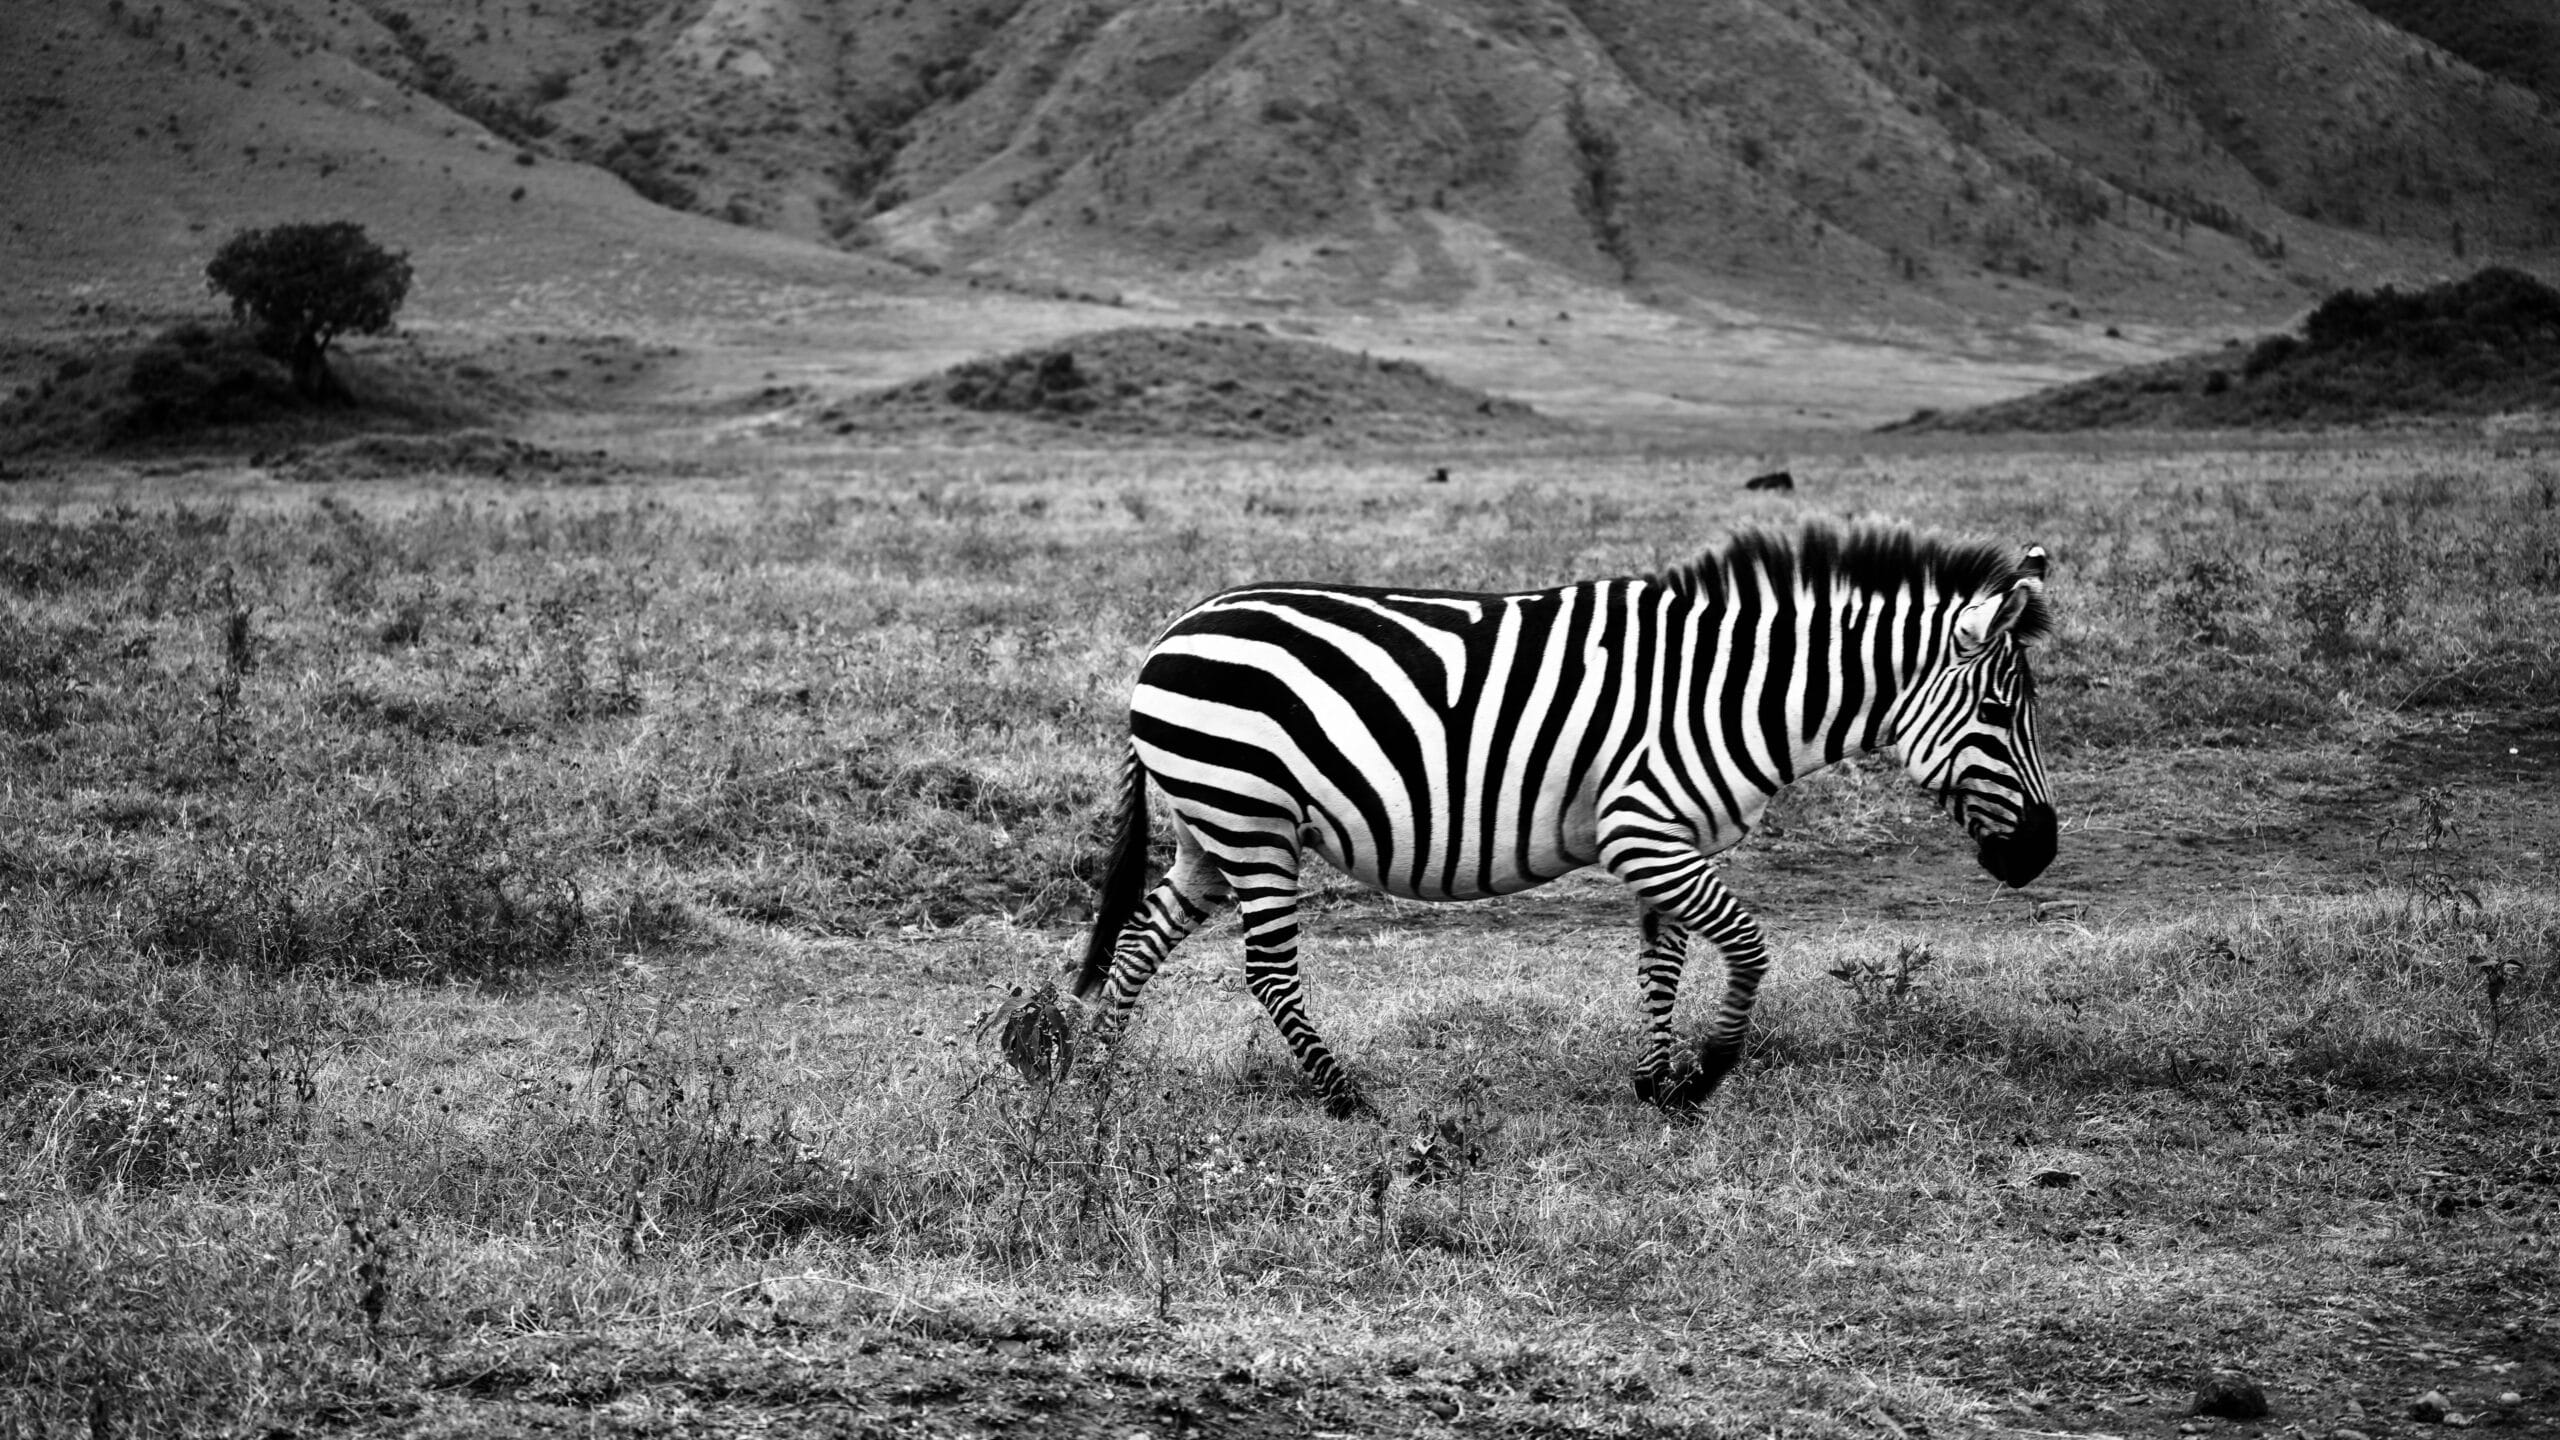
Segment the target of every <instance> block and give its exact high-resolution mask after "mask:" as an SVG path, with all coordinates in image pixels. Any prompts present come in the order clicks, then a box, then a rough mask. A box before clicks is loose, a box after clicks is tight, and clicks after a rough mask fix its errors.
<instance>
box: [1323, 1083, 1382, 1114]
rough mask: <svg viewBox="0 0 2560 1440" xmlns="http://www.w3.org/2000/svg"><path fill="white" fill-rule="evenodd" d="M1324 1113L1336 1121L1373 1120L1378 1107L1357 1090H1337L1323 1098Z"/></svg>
mask: <svg viewBox="0 0 2560 1440" xmlns="http://www.w3.org/2000/svg"><path fill="white" fill-rule="evenodd" d="M1324 1113H1326V1114H1327V1115H1330V1116H1332V1117H1333V1118H1334V1119H1336V1120H1375V1119H1377V1118H1378V1107H1377V1106H1375V1105H1372V1104H1370V1103H1369V1097H1368V1096H1366V1095H1363V1094H1361V1093H1360V1092H1359V1091H1357V1090H1337V1091H1335V1092H1334V1093H1332V1094H1330V1095H1327V1096H1326V1097H1324Z"/></svg>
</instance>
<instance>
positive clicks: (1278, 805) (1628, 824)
mask: <svg viewBox="0 0 2560 1440" xmlns="http://www.w3.org/2000/svg"><path fill="white" fill-rule="evenodd" d="M2044 578H2045V553H2044V551H2043V549H2042V548H2040V547H2030V548H2029V549H2028V550H2027V552H2026V554H2025V556H2024V557H2023V558H2019V559H2013V558H2011V557H2010V556H2008V555H2006V554H2004V553H2002V552H2000V551H1997V550H1994V549H1993V548H1991V547H1990V546H1987V545H1978V544H1952V543H1948V542H1944V541H1939V540H1935V539H1927V538H1923V537H1920V536H1916V535H1914V534H1912V533H1911V532H1909V531H1906V530H1901V529H1896V528H1888V527H1862V528H1858V529H1854V530H1850V531H1847V532H1845V533H1844V532H1840V531H1836V530H1833V529H1831V528H1829V527H1827V526H1819V525H1817V526H1808V527H1807V528H1805V529H1804V530H1803V531H1802V532H1801V534H1799V535H1794V536H1780V535H1772V534H1765V533H1748V534H1744V535H1742V536H1739V537H1738V538H1736V539H1735V540H1733V541H1732V542H1731V543H1730V544H1728V545H1727V546H1725V547H1724V548H1723V549H1722V550H1720V551H1713V552H1710V553H1708V554H1707V555H1705V556H1704V557H1702V558H1700V559H1698V560H1696V561H1694V562H1691V563H1689V564H1686V565H1681V566H1677V567H1675V568H1673V569H1672V570H1670V571H1667V572H1665V573H1663V574H1660V575H1651V576H1634V577H1626V578H1621V579H1614V580H1592V581H1586V582H1584V583H1582V584H1578V585H1567V586H1564V587H1561V588H1559V589H1554V590H1535V591H1525V592H1516V593H1508V594H1502V593H1493V594H1480V593H1474V592H1466V591H1449V590H1420V591H1417V590H1386V589H1369V588H1363V587H1355V586H1346V585H1329V584H1316V583H1307V584H1280V585H1255V586H1248V587H1246V588H1243V589H1239V590H1230V591H1227V592H1226V593H1224V594H1221V595H1217V596H1213V597H1211V598H1210V599H1208V600H1205V601H1203V602H1201V603H1200V604H1199V605H1197V606H1195V607H1194V608H1193V609H1192V610H1191V611H1190V612H1189V613H1187V614H1185V615H1183V616H1182V617H1181V618H1179V619H1177V620H1175V621H1174V622H1173V624H1172V625H1171V626H1170V627H1168V628H1167V629H1166V630H1165V632H1164V633H1163V634H1162V635H1161V636H1159V637H1158V638H1157V640H1156V643H1155V645H1154V646H1153V647H1152V648H1151V649H1150V650H1149V651H1148V652H1147V656H1146V658H1145V660H1144V661H1142V662H1141V663H1140V665H1139V668H1138V681H1137V687H1136V690H1135V693H1134V694H1133V695H1132V696H1131V698H1130V702H1129V741H1128V749H1127V753H1126V756H1125V758H1124V760H1123V762H1122V767H1121V789H1120V814H1119V821H1118V827H1117V828H1118V833H1117V836H1116V838H1115V840H1114V842H1113V845H1112V850H1111V855H1110V859H1109V860H1108V861H1107V862H1106V864H1105V866H1104V870H1103V881H1102V894H1101V901H1100V905H1099V906H1098V909H1097V913H1096V914H1095V917H1094V922H1093V931H1092V933H1091V935H1090V936H1089V937H1088V939H1087V941H1086V945H1085V953H1084V965H1083V968H1082V970H1081V971H1080V972H1079V973H1078V975H1077V976H1076V985H1075V993H1076V998H1077V999H1079V1000H1082V1001H1085V1002H1087V1003H1089V1004H1094V1005H1096V1006H1097V1008H1098V1009H1099V1011H1100V1014H1099V1016H1098V1019H1097V1023H1096V1026H1095V1034H1096V1035H1097V1036H1098V1037H1103V1038H1107V1037H1109V1036H1110V1035H1112V1034H1114V1033H1116V1032H1117V1031H1118V1029H1119V1028H1120V1026H1121V1025H1122V1024H1123V1023H1125V1021H1126V1019H1127V1016H1128V1012H1129V1009H1130V1007H1131V1006H1132V1005H1134V1004H1135V1003H1136V1002H1137V999H1138V993H1139V991H1140V990H1142V989H1144V988H1145V986H1146V983H1147V980H1148V978H1149V977H1150V976H1152V975H1154V974H1155V972H1156V969H1157V967H1158V966H1159V965H1161V964H1162V963H1163V961H1164V958H1165V956H1166V955H1167V953H1169V952H1170V951H1171V950H1172V949H1173V947H1174V946H1175V945H1176V944H1177V943H1179V942H1180V941H1181V939H1182V938H1183V936H1185V935H1187V934H1189V933H1190V932H1191V931H1192V930H1194V929H1196V928H1198V926H1199V925H1200V924H1201V922H1203V921H1205V920H1207V919H1208V918H1209V916H1210V915H1211V913H1212V912H1214V911H1216V910H1217V909H1219V908H1221V907H1222V906H1223V905H1225V904H1227V903H1229V902H1230V901H1232V902H1233V903H1234V904H1235V905H1236V906H1237V907H1238V908H1239V909H1240V910H1241V911H1242V914H1243V921H1244V937H1245V984H1246V987H1247V988H1248V989H1250V990H1251V991H1252V992H1253V995H1254V998H1255V999H1257V1000H1259V1001H1261V1002H1262V1006H1263V1008H1264V1009H1265V1010H1266V1011H1268V1012H1269V1013H1270V1015H1271V1020H1272V1023H1273V1024H1274V1025H1275V1026H1277V1027H1278V1028H1279V1031H1280V1035H1281V1038H1282V1039H1283V1040H1285V1041H1286V1042H1287V1043H1288V1046H1289V1049H1290V1051H1291V1052H1292V1053H1293V1054H1294V1055H1295V1056H1296V1058H1297V1061H1298V1065H1299V1067H1300V1068H1301V1069H1302V1070H1303V1071H1305V1073H1306V1075H1307V1077H1308V1079H1309V1080H1311V1081H1313V1082H1314V1084H1315V1086H1316V1088H1317V1090H1318V1091H1319V1092H1320V1093H1321V1094H1322V1095H1323V1096H1324V1098H1325V1101H1326V1104H1327V1106H1328V1108H1330V1109H1331V1110H1333V1112H1334V1113H1336V1114H1338V1115H1348V1114H1354V1113H1359V1112H1362V1111H1365V1110H1367V1108H1368V1106H1367V1102H1366V1101H1365V1100H1363V1099H1362V1097H1361V1094H1360V1091H1359V1088H1358V1087H1357V1086H1356V1085H1355V1084H1354V1083H1353V1082H1352V1080H1351V1078H1350V1076H1349V1075H1348V1074H1346V1073H1345V1072H1344V1070H1343V1068H1342V1066H1341V1065H1340V1064H1339V1063H1338V1062H1336V1060H1335V1059H1334V1057H1333V1053H1332V1052H1331V1051H1330V1050H1329V1049H1328V1048H1327V1047H1326V1046H1325V1043H1324V1040H1323V1039H1322V1037H1320V1036H1319V1035H1318V1034H1317V1033H1316V1028H1315V1025H1314V1024H1313V1022H1311V1021H1310V1020H1309V1019H1308V1018H1307V1015H1306V1011H1305V1008H1304V1005H1303V1003H1302V1001H1301V999H1300V994H1299V983H1298V876H1299V871H1300V869H1301V867H1302V866H1303V865H1304V864H1305V861H1306V857H1307V855H1308V853H1309V852H1313V853H1315V854H1317V855H1321V856H1323V857H1324V858H1325V860H1326V861H1327V862H1329V863H1330V864H1332V865H1333V866H1334V867H1335V868H1336V869H1338V870H1341V871H1342V872H1344V873H1345V874H1348V875H1351V876H1354V877H1356V878H1358V879H1360V880H1362V881H1364V882H1366V883H1367V884H1369V885H1372V886H1375V887H1376V888H1378V889H1380V890H1383V891H1385V892H1387V893H1388V894H1391V895H1398V896H1403V897H1405V898H1407V899H1418V900H1474V899H1480V898H1483V897H1485V896H1490V895H1509V894H1513V893H1516V892H1518V891H1522V890H1527V889H1529V888H1531V887H1532V886H1536V885H1542V884H1545V883H1546V882H1547V881H1550V880H1553V879H1555V878H1557V877H1558V876H1561V875H1565V874H1568V873H1570V872H1572V871H1575V870H1579V869H1582V868H1584V867H1585V866H1589V865H1595V864H1596V865H1600V866H1602V867H1604V868H1606V869H1607V870H1608V871H1609V873H1610V874H1612V875H1615V876H1617V877H1618V878H1619V879H1620V880H1621V881H1624V882H1625V883H1626V884H1627V885H1628V886H1629V887H1630V888H1631V889H1633V890H1634V891H1635V892H1636V896H1637V899H1638V902H1639V904H1640V906H1641V912H1642V920H1643V934H1644V948H1643V959H1642V965H1641V969H1640V971H1639V975H1640V978H1641V980H1642V983H1643V999H1644V1012H1645V1016H1646V1019H1647V1023H1648V1026H1649V1028H1650V1031H1651V1037H1650V1044H1649V1048H1648V1051H1647V1053H1646V1055H1645V1057H1644V1059H1643V1060H1642V1061H1641V1062H1640V1063H1639V1065H1638V1067H1637V1070H1636V1076H1635V1084H1636V1093H1637V1095H1638V1096H1640V1097H1642V1098H1643V1099H1645V1100H1648V1101H1651V1102H1653V1103H1655V1104H1659V1105H1664V1106H1686V1105H1693V1104H1696V1103H1698V1102H1700V1101H1702V1100H1705V1099H1706V1098H1707V1097H1708V1095H1709V1094H1711V1093H1712V1092H1713V1091H1714V1090H1715V1088H1716V1085H1717V1083H1718V1082H1719V1081H1720V1080H1722V1079H1723V1078H1724V1075H1725V1072H1727V1071H1728V1070H1730V1069H1732V1068H1733V1064H1734V1062H1735V1060H1736V1059H1737V1058H1739V1057H1740V1055H1741V1054H1742V1042H1743V1037H1744V1034H1745V1032H1746V1031H1747V1030H1748V1029H1749V1026H1750V1021H1751V1007H1752V998H1753V996H1754V995H1755V994H1756V993H1757V992H1758V990H1759V987H1760V976H1761V973H1762V972H1763V971H1764V970H1765V969H1766V968H1767V967H1768V963H1769V962H1768V954H1767V951H1766V950H1765V949H1764V948H1763V946H1762V942H1761V936H1760V926H1759V923H1758V922H1757V921H1755V920H1753V919H1752V917H1751V915H1750V913H1749V912H1747V911H1745V910H1744V909H1743V908H1742V907H1741V906H1740V905H1738V904H1737V903H1735V901H1734V898H1733V896H1732V895H1731V894H1730V893H1729V892H1727V891H1726V889H1725V887H1724V882H1723V881H1722V880H1720V879H1718V878H1717V875H1716V872H1715V870H1714V869H1713V868H1711V866H1710V864H1709V861H1710V858H1711V857H1713V856H1715V855H1717V854H1720V853H1722V852H1723V851H1725V850H1728V849H1730V848H1732V847H1733V846H1734V845H1736V844H1738V843H1740V842H1741V840H1742V838H1743V837H1744V836H1745V835H1747V834H1748V833H1750V830H1751V828H1752V826H1753V825H1754V824H1755V823H1757V822H1758V820H1759V818H1760V815H1761V813H1762V811H1763V810H1764V809H1765V808H1766V807H1767V805H1768V803H1769V800H1770V797H1771V796H1773V795H1775V794H1776V793H1777V792H1778V791H1779V790H1780V789H1782V788H1784V787H1785V786H1786V785H1788V784H1790V783H1791V782H1793V781H1794V780H1795V778H1796V777H1797V776H1799V775H1803V774H1805V773H1807V772H1810V771H1813V770H1819V769H1821V768H1823V767H1825V766H1827V765H1831V764H1833V763H1835V762H1837V761H1839V760H1840V759H1842V758H1843V757H1845V756H1848V755H1850V754H1854V753H1857V752H1861V751H1872V750H1878V749H1886V750H1890V751H1892V752H1893V753H1894V754H1895V755H1897V756H1898V758H1899V759H1900V760H1901V762H1902V766H1903V768H1904V770H1905V771H1906V772H1907V773H1909V774H1910V776H1911V777H1912V778H1913V779H1914V780H1917V781H1918V782H1919V783H1920V784H1921V785H1922V786H1923V787H1925V788H1927V789H1928V790H1930V791H1931V792H1933V793H1935V794H1936V795H1937V796H1938V797H1939V799H1940V800H1941V802H1942V803H1945V804H1949V805H1951V806H1952V807H1953V809H1954V813H1955V815H1956V816H1957V818H1958V819H1960V820H1961V821H1962V822H1963V824H1964V826H1965V828H1966V829H1967V830H1968V831H1970V832H1971V833H1972V835H1973V837H1974V840H1975V842H1976V844H1977V846H1978V848H1979V858H1980V859H1981V862H1982V865H1983V868H1984V869H1986V870H1988V871H1990V872H1991V873H1992V874H1993V875H1994V876H1996V877H1998V878H1999V879H2000V880H2002V881H2004V882H2006V883H2007V884H2010V885H2013V886H2015V885H2024V884H2025V883H2027V882H2028V881H2030V880H2032V879H2034V878H2035V877H2036V876H2037V875H2038V874H2040V873H2042V872H2043V870H2044V868H2045V866H2046V865H2047V864H2048V863H2050V862H2051V861H2052V859H2053V854H2054V840H2055V819H2054V812H2053V803H2052V801H2051V800H2050V799H2048V798H2047V796H2048V791H2047V789H2046V785H2045V775H2044V764H2043V761H2042V760H2041V758H2040V757H2039V756H2038V753H2037V748H2036V727H2035V681H2034V677H2033V676H2032V675H2031V674H2030V673H2029V670H2028V666H2027V651H2026V642H2028V641H2030V640H2032V639H2034V638H2036V637H2037V636H2039V635H2041V634H2043V633H2044V631H2045V626H2046V620H2045V610H2044V601H2043V591H2044ZM1150 780H1152V781H1153V782H1154V784H1155V787H1156V789H1157V790H1159V791H1161V792H1162V794H1163V796H1164V801H1165V805H1166V808H1167V809H1168V810H1169V811H1170V814H1171V819H1172V822H1173V840H1174V847H1175V849H1174V860H1173V866H1172V869H1171V870H1170V871H1169V872H1168V873H1167V874H1166V876H1165V877H1164V879H1163V881H1162V883H1160V884H1158V885H1157V886H1156V887H1155V888H1154V889H1153V890H1152V891H1149V890H1148V888H1147V883H1146V882H1147V846H1148V825H1149V817H1148V797H1147V786H1148V782H1149V781H1150ZM1693 945H1694V946H1696V947H1698V948H1700V949H1701V950H1703V951H1704V952H1705V953H1708V954H1712V955H1714V956H1717V957H1719V958H1721V959H1722V960H1723V961H1724V965H1725V990H1724V998H1723V1003H1722V1004H1721V1005H1720V1006H1718V1008H1717V1011H1716V1018H1715V1023H1714V1024H1713V1025H1712V1026H1710V1027H1709V1028H1708V1030H1707V1033H1706V1036H1705V1038H1704V1040H1703V1042H1702V1043H1701V1044H1700V1045H1699V1047H1698V1049H1697V1051H1696V1054H1695V1056H1694V1061H1693V1063H1688V1064H1683V1065H1679V1066H1676V1067H1675V1065H1674V1057H1673V1042H1672V1032H1671V1012H1672V1006H1673V1003H1674V1001H1675V999H1676V997H1677V995H1678V993H1679V988H1680V976H1681V969H1682V966H1683V964H1684V962H1685V961H1686V959H1687V957H1688V955H1689V952H1690V950H1691V948H1692V946H1693Z"/></svg>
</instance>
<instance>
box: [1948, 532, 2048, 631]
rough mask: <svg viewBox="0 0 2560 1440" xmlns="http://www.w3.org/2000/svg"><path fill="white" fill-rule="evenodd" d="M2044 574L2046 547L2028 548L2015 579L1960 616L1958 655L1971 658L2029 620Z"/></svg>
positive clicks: (1965, 610) (1968, 607) (1959, 613)
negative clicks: (2031, 606)
mask: <svg viewBox="0 0 2560 1440" xmlns="http://www.w3.org/2000/svg"><path fill="white" fill-rule="evenodd" d="M2044 571H2045V557H2044V547H2043V546H2041V545H2030V546H2028V547H2027V554H2026V558H2025V559H2024V560H2022V561H2020V562H2019V563H2018V574H2017V577H2016V578H2015V579H2013V580H2011V581H2010V582H2009V583H2008V584H2007V585H2005V586H2003V587H2001V588H2000V589H1998V590H1994V591H1992V592H1991V593H1990V594H1988V595H1985V596H1983V597H1982V598H1981V599H1979V600H1976V601H1974V602H1973V603H1972V604H1970V605H1967V606H1966V607H1964V609H1963V610H1961V611H1959V612H1958V613H1957V615H1956V653H1957V654H1959V655H1970V654H1972V653H1974V652H1975V651H1977V650H1980V649H1981V648H1982V647H1983V646H1985V645H1988V644H1990V643H1991V641H1992V639H1993V637H1995V636H2000V635H2006V634H2007V633H2009V631H2010V630H2012V629H2014V628H2016V626H2017V623H2018V622H2019V621H2020V620H2022V619H2024V618H2026V614H2027V607H2028V606H2030V605H2032V604H2034V603H2035V598H2036V596H2038V595H2040V594H2042V593H2043V592H2044Z"/></svg>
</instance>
